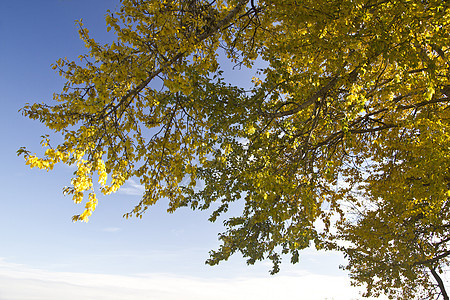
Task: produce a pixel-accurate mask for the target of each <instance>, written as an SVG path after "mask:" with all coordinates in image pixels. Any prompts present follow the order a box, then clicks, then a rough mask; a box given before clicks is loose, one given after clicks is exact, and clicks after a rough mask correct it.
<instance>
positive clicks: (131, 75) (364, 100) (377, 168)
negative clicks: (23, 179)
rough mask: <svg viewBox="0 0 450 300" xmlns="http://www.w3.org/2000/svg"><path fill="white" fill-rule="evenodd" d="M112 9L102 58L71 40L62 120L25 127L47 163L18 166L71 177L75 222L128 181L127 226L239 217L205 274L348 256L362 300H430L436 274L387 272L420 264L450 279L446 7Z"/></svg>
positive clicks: (29, 112)
mask: <svg viewBox="0 0 450 300" xmlns="http://www.w3.org/2000/svg"><path fill="white" fill-rule="evenodd" d="M121 2H122V6H121V8H120V11H118V12H114V13H112V12H108V14H107V15H106V22H107V25H108V30H110V29H113V30H114V32H115V34H116V35H117V39H116V40H115V41H114V42H112V43H111V44H106V45H101V44H99V43H98V42H96V41H95V40H94V39H92V38H91V37H90V36H89V32H88V30H87V29H86V28H85V27H84V26H83V25H82V23H81V22H79V26H80V29H79V32H80V37H81V39H82V40H83V41H84V43H85V44H86V47H87V48H88V51H89V52H88V54H85V55H80V57H79V58H80V61H81V62H80V63H76V62H74V61H70V60H68V59H60V60H58V62H57V63H56V64H55V65H54V66H53V68H54V69H57V70H58V71H59V74H60V75H61V76H63V77H65V78H66V79H67V82H66V84H65V86H64V88H63V91H62V93H60V94H55V96H54V100H55V102H56V103H55V104H52V105H49V104H45V103H44V104H32V105H27V106H25V107H24V108H23V110H22V113H23V114H24V115H25V116H27V117H29V118H31V119H37V120H39V121H40V122H42V123H43V124H45V125H46V126H47V127H48V128H49V129H50V130H52V131H54V132H55V133H58V134H61V135H62V137H63V141H62V142H61V143H59V144H58V145H56V146H51V144H50V137H49V136H44V137H43V141H42V145H43V146H44V147H46V150H45V155H44V157H42V158H39V157H37V156H36V155H32V154H31V152H29V151H28V150H26V149H25V148H21V149H19V151H18V153H19V154H20V155H23V156H24V157H25V160H26V163H27V164H29V165H30V166H31V167H38V168H42V169H47V170H50V169H52V168H53V166H54V165H55V164H56V163H59V162H62V163H65V164H69V165H76V166H77V171H76V172H75V177H74V178H73V179H72V181H71V184H72V186H71V187H67V188H65V189H64V192H65V193H66V194H71V195H72V197H73V200H74V201H75V202H77V203H81V202H82V201H83V196H84V194H85V193H87V194H88V197H87V198H88V199H87V201H86V206H85V210H84V212H83V213H81V214H80V215H77V216H74V221H77V220H81V221H87V220H88V217H89V216H90V215H91V214H92V212H93V211H94V210H95V207H96V205H97V198H96V196H95V192H94V183H93V182H94V177H95V176H97V177H98V182H99V185H100V191H101V193H103V194H110V193H112V192H115V191H116V190H117V189H119V188H120V186H121V185H123V184H124V183H125V181H126V180H127V179H129V178H131V177H137V178H139V179H140V182H141V184H142V185H143V186H144V187H145V193H144V195H143V198H142V200H141V201H140V203H139V204H138V205H137V206H136V207H135V208H134V209H133V210H132V211H130V212H129V213H127V214H125V216H126V217H130V216H137V217H142V214H143V213H144V212H145V211H146V210H147V209H148V208H149V207H150V206H151V205H152V204H154V203H155V202H156V201H158V200H159V199H161V198H167V199H169V200H170V203H169V208H168V210H169V212H172V211H174V210H175V209H177V208H179V207H183V206H189V207H191V208H192V209H208V208H210V207H211V205H212V204H215V205H214V207H215V209H214V210H213V212H212V214H211V217H210V220H211V221H215V220H216V219H217V218H218V217H219V216H222V215H223V213H225V212H226V211H227V210H228V208H229V206H230V205H232V204H233V203H234V202H236V201H242V202H244V210H243V213H242V215H241V216H239V217H232V218H228V219H226V220H225V221H224V223H225V225H226V226H227V231H226V232H224V233H222V234H221V235H220V240H221V241H222V245H221V247H220V248H219V249H218V250H216V251H212V252H211V257H210V259H209V260H208V263H209V264H217V263H219V262H220V261H222V260H226V259H228V257H229V256H230V255H232V254H233V253H235V252H241V253H242V254H243V255H244V257H246V258H247V259H248V260H247V261H248V263H250V264H252V263H254V262H255V261H257V260H262V259H266V258H269V259H271V260H272V261H273V263H274V267H273V269H272V273H275V272H277V271H278V270H279V263H280V261H281V254H290V256H291V262H292V263H296V262H298V258H299V250H301V249H304V248H306V247H309V246H310V244H311V243H314V244H315V245H316V247H318V248H323V247H326V248H339V249H342V250H343V251H344V252H345V253H346V254H347V255H349V258H350V260H349V266H348V269H349V270H350V271H351V274H352V276H353V278H354V279H355V283H365V284H368V293H369V294H370V293H371V291H373V290H375V292H377V291H378V292H379V291H387V292H388V293H389V292H390V291H392V293H391V294H392V295H395V293H396V292H395V291H396V289H400V290H403V291H404V293H405V295H412V294H413V292H414V291H416V290H420V289H424V290H425V291H428V294H427V296H430V295H431V294H432V293H433V291H432V289H431V288H430V287H431V285H432V282H431V281H430V279H431V278H430V276H429V273H423V274H424V275H423V276H422V275H417V276H416V277H411V276H410V273H411V272H410V273H408V272H406V271H404V270H406V269H407V268H406V267H404V266H403V265H402V266H401V267H402V268H403V269H401V271H398V270H397V269H399V268H400V267H398V268H397V267H395V268H397V269H395V270H394V271H392V269H393V268H394V267H393V265H394V264H400V263H401V260H403V259H404V258H405V257H414V259H415V260H413V261H414V263H412V264H409V265H408V266H409V267H411V266H414V267H417V268H420V270H422V269H423V268H425V267H428V269H429V270H430V272H431V274H432V276H434V274H438V273H437V272H438V271H440V269H441V267H442V266H443V265H445V264H447V263H448V254H449V253H448V250H447V244H448V240H449V233H448V208H447V206H448V205H447V201H448V190H449V187H448V184H447V182H448V178H450V177H449V176H450V175H449V174H448V167H447V166H448V156H447V155H448V145H449V144H448V134H449V131H448V126H449V123H448V120H449V110H448V109H447V108H448V102H449V101H450V99H449V94H450V82H449V67H450V65H449V61H448V55H449V46H448V45H449V36H450V35H449V31H450V30H449V22H450V14H449V4H448V3H447V2H445V1H436V0H429V1H417V0H413V1H406V0H404V1H399V0H392V1H389V0H386V1H376V0H355V1H346V0H332V1H322V0H318V1H306V0H302V1H291V0H287V1H286V0H275V1H253V0H251V1H245V0H230V1H222V0H221V1H211V2H208V1H203V0H180V1H157V0H148V1H144V0H122V1H121ZM219 53H223V54H222V56H224V55H226V56H227V58H228V60H229V62H230V63H233V64H235V65H236V66H246V67H249V68H252V67H254V66H255V62H256V61H257V60H258V59H259V60H262V61H264V67H263V68H260V69H257V73H256V74H255V77H253V79H252V87H251V88H250V89H248V90H245V89H244V88H243V87H240V86H234V85H231V84H229V83H227V81H226V78H224V76H223V74H222V70H221V68H220V63H219V58H218V57H219V55H218V54H219ZM257 67H258V66H257ZM94 174H97V175H95V176H94ZM108 177H110V181H109V183H108ZM358 193H359V194H360V195H359V196H358ZM348 207H353V208H351V209H349V208H348ZM355 210H359V211H360V213H359V215H357V217H356V218H355V219H354V220H351V219H350V218H349V217H350V216H353V215H354V214H353V212H354V211H355ZM397 215H399V216H397ZM336 216H337V217H338V218H337V219H338V221H333V220H335V219H336ZM318 222H323V223H324V224H325V229H324V230H320V229H319V228H320V226H318V225H317V224H318ZM332 228H337V229H338V232H337V233H336V232H333V230H331V229H332ZM397 228H400V229H401V230H403V231H402V232H406V233H408V234H407V236H405V237H404V236H403V235H402V234H400V233H399V232H400V231H398V230H397V231H396V229H397ZM371 232H375V233H374V234H371ZM385 232H390V233H392V235H391V236H389V239H388V240H389V241H387V242H384V240H383V241H381V240H380V239H378V238H377V237H378V236H379V235H380V234H382V233H383V234H384V233H385ZM396 232H397V233H396ZM342 240H345V241H350V242H351V246H346V247H343V246H342V243H340V241H342ZM392 243H393V245H394V246H391V244H392ZM373 245H379V246H380V247H381V248H377V250H379V251H377V252H376V251H372V250H373V249H374V246H373ZM411 245H413V246H411ZM433 247H434V248H437V250H434V248H433ZM393 251H396V252H395V253H397V252H398V253H399V255H398V256H396V257H393V258H392V259H391V260H389V259H387V258H391V257H392V253H394V252H393ZM369 262H370V263H369ZM367 264H372V265H367ZM367 266H370V267H371V268H372V267H376V269H374V270H377V271H376V273H373V272H372V273H370V272H369V273H367V272H366V270H367V268H366V267H367ZM395 266H396V265H395ZM411 270H413V269H411ZM364 272H366V273H364ZM375 274H376V275H377V276H378V277H380V278H381V279H380V280H379V281H376V282H375V281H374V280H372V279H373V278H374V275H375ZM392 275H395V276H396V277H390V276H392ZM370 278H372V279H370ZM390 278H392V279H393V280H390ZM404 278H407V279H408V280H403V279H404ZM434 278H440V277H439V276H438V277H434ZM411 281H414V283H411ZM438 284H439V282H438ZM441 291H443V292H445V289H444V288H443V286H442V289H441ZM444 298H445V296H444Z"/></svg>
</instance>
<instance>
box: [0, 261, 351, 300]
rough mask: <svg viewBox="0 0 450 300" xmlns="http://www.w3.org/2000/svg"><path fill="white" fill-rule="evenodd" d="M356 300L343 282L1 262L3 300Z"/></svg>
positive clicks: (300, 274) (343, 279) (327, 278)
mask: <svg viewBox="0 0 450 300" xmlns="http://www.w3.org/2000/svg"><path fill="white" fill-rule="evenodd" d="M294 298H295V299H308V300H324V299H329V300H331V299H334V300H340V299H342V300H350V299H360V297H359V296H358V291H357V290H356V289H355V288H352V287H350V284H349V280H348V278H347V277H345V276H326V275H317V274H312V273H309V272H298V273H297V274H295V275H290V276H270V277H269V276H268V277H257V278H247V277H235V278H232V279H219V278H206V279H205V278H196V277H187V276H177V275H173V274H147V275H136V276H121V275H107V274H91V273H70V272H52V271H46V270H40V269H33V268H29V267H26V266H23V265H17V264H11V263H7V262H5V261H4V260H0V299H2V300H25V299H26V300H31V299H33V300H44V299H45V300H60V299H64V300H75V299H77V300H79V299H83V300H107V299H108V300H115V299H117V300H119V299H121V300H122V299H127V300H141V299H142V300H143V299H146V300H147V299H158V300H172V299H174V300H175V299H177V300H178V299H183V300H190V299H195V300H203V299H205V300H206V299H208V300H210V299H217V300H222V299H223V300H225V299H226V300H229V299H233V300H239V299H245V300H247V299H294Z"/></svg>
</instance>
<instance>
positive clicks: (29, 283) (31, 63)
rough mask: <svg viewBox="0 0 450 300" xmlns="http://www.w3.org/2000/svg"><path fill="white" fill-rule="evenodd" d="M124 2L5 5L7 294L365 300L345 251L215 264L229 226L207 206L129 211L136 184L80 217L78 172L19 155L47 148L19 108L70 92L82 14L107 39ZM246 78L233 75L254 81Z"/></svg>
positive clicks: (3, 259)
mask: <svg viewBox="0 0 450 300" xmlns="http://www.w3.org/2000/svg"><path fill="white" fill-rule="evenodd" d="M118 5H119V3H118V1H117V0H95V1H91V0H78V1H75V0H40V1H36V0H21V1H0V102H1V109H0V114H1V115H0V137H1V144H0V145H1V147H0V157H1V158H2V167H1V171H2V172H0V212H1V217H0V240H1V246H0V300H29V299H30V300H31V299H33V300H41V299H42V300H44V299H46V300H53V299H55V300H56V299H67V300H71V299H96V300H98V299H100V300H101V299H130V300H138V299H162V300H166V299H236V300H239V299H274V298H277V299H288V298H289V299H293V298H295V299H317V300H324V299H329V300H331V299H335V300H338V299H345V300H348V299H361V297H360V296H359V293H360V291H361V289H358V288H355V287H351V286H350V280H349V278H348V275H347V274H346V273H345V272H344V271H342V270H339V265H342V264H345V260H344V259H343V257H342V255H340V254H339V253H334V252H317V251H315V250H313V249H306V250H305V251H303V252H302V254H301V256H300V263H299V264H296V265H290V264H289V263H288V260H286V262H285V263H284V264H282V266H281V272H280V273H279V274H277V275H275V276H271V275H269V272H268V271H269V270H270V267H271V266H270V264H269V263H268V262H261V263H257V264H256V265H255V266H247V265H246V263H245V260H244V259H243V258H242V257H241V256H240V255H235V256H234V257H232V258H231V259H230V260H229V261H227V262H223V263H221V264H219V265H218V266H214V267H210V266H206V265H205V264H204V262H205V260H206V259H207V258H208V251H209V250H212V249H216V248H217V246H218V241H217V234H218V233H220V232H222V231H223V227H222V225H221V223H220V222H218V223H210V222H208V221H207V219H208V213H207V212H199V211H191V210H189V209H180V210H178V211H176V212H175V213H174V214H168V213H167V212H166V207H167V203H166V202H164V201H161V202H160V203H158V204H157V205H156V206H154V207H152V208H151V209H150V210H149V211H148V212H147V213H146V214H145V216H144V218H143V219H124V218H123V217H122V216H123V214H124V213H126V212H128V211H130V210H131V209H132V208H133V206H134V205H135V204H137V203H138V202H139V200H140V195H141V194H142V192H143V189H142V187H141V186H140V185H139V184H137V183H136V181H133V180H131V181H129V182H127V183H126V185H125V186H124V188H122V189H121V190H120V191H119V192H117V193H116V194H114V195H111V196H108V197H100V199H99V200H100V201H99V206H98V208H97V210H96V211H95V213H94V215H93V216H92V217H91V218H90V221H89V222H88V223H72V221H71V217H72V216H73V215H74V214H79V213H81V212H82V209H83V206H81V205H76V204H74V203H73V202H72V201H71V199H70V198H69V197H64V196H63V193H62V188H63V187H64V186H66V185H69V183H70V178H71V176H72V173H73V171H74V169H73V168H71V167H67V166H57V167H56V168H55V170H53V171H52V172H45V171H42V170H31V169H30V168H29V167H28V166H26V165H25V164H24V161H23V158H21V157H17V156H16V151H17V150H18V149H19V147H21V146H26V147H27V148H28V150H30V151H32V152H33V153H34V152H38V153H39V151H41V149H40V145H39V142H40V136H41V135H43V134H48V133H50V132H49V131H48V130H47V129H46V128H45V127H43V126H42V125H41V124H40V123H38V122H36V121H31V120H28V119H26V118H25V117H23V116H22V115H21V114H20V112H19V109H20V108H21V107H23V106H24V105H25V104H26V103H33V102H47V103H51V99H52V95H53V93H55V92H59V91H61V89H62V86H63V83H64V81H63V80H62V79H61V78H59V76H58V74H57V73H56V72H55V71H53V70H52V69H51V67H50V65H51V64H52V63H54V62H55V61H56V60H57V59H59V58H60V57H68V58H70V59H73V60H75V59H76V58H77V57H78V55H80V54H82V53H84V51H85V48H84V45H83V42H82V41H81V40H79V37H78V32H77V28H76V25H75V22H74V21H75V20H76V19H83V22H84V24H85V26H86V27H87V28H88V29H89V31H90V34H91V36H92V37H94V38H95V39H97V40H100V41H103V42H108V41H110V40H111V38H112V33H111V32H110V33H107V32H106V26H105V21H104V15H105V13H106V10H107V9H111V10H115V9H117V8H118ZM224 67H225V68H226V67H228V68H229V67H230V66H224ZM229 69H230V68H229ZM239 76H241V78H240V77H239ZM243 76H244V77H245V76H246V73H245V72H243V73H242V74H241V75H238V76H237V77H236V76H235V77H233V78H234V79H236V78H237V79H239V80H248V79H249V78H248V76H247V77H245V78H244V77H243Z"/></svg>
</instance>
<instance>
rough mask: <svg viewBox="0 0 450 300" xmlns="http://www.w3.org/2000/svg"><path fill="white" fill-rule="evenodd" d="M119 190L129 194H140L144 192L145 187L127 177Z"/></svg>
mask: <svg viewBox="0 0 450 300" xmlns="http://www.w3.org/2000/svg"><path fill="white" fill-rule="evenodd" d="M119 192H120V193H122V194H126V195H131V196H142V195H143V194H144V192H145V187H144V186H143V185H142V184H139V183H137V182H136V181H135V180H133V179H128V180H127V181H126V182H125V184H124V185H123V186H122V187H121V188H120V189H119Z"/></svg>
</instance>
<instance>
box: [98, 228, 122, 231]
mask: <svg viewBox="0 0 450 300" xmlns="http://www.w3.org/2000/svg"><path fill="white" fill-rule="evenodd" d="M120 230H122V229H121V228H119V227H106V228H103V229H102V231H104V232H118V231H120Z"/></svg>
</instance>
